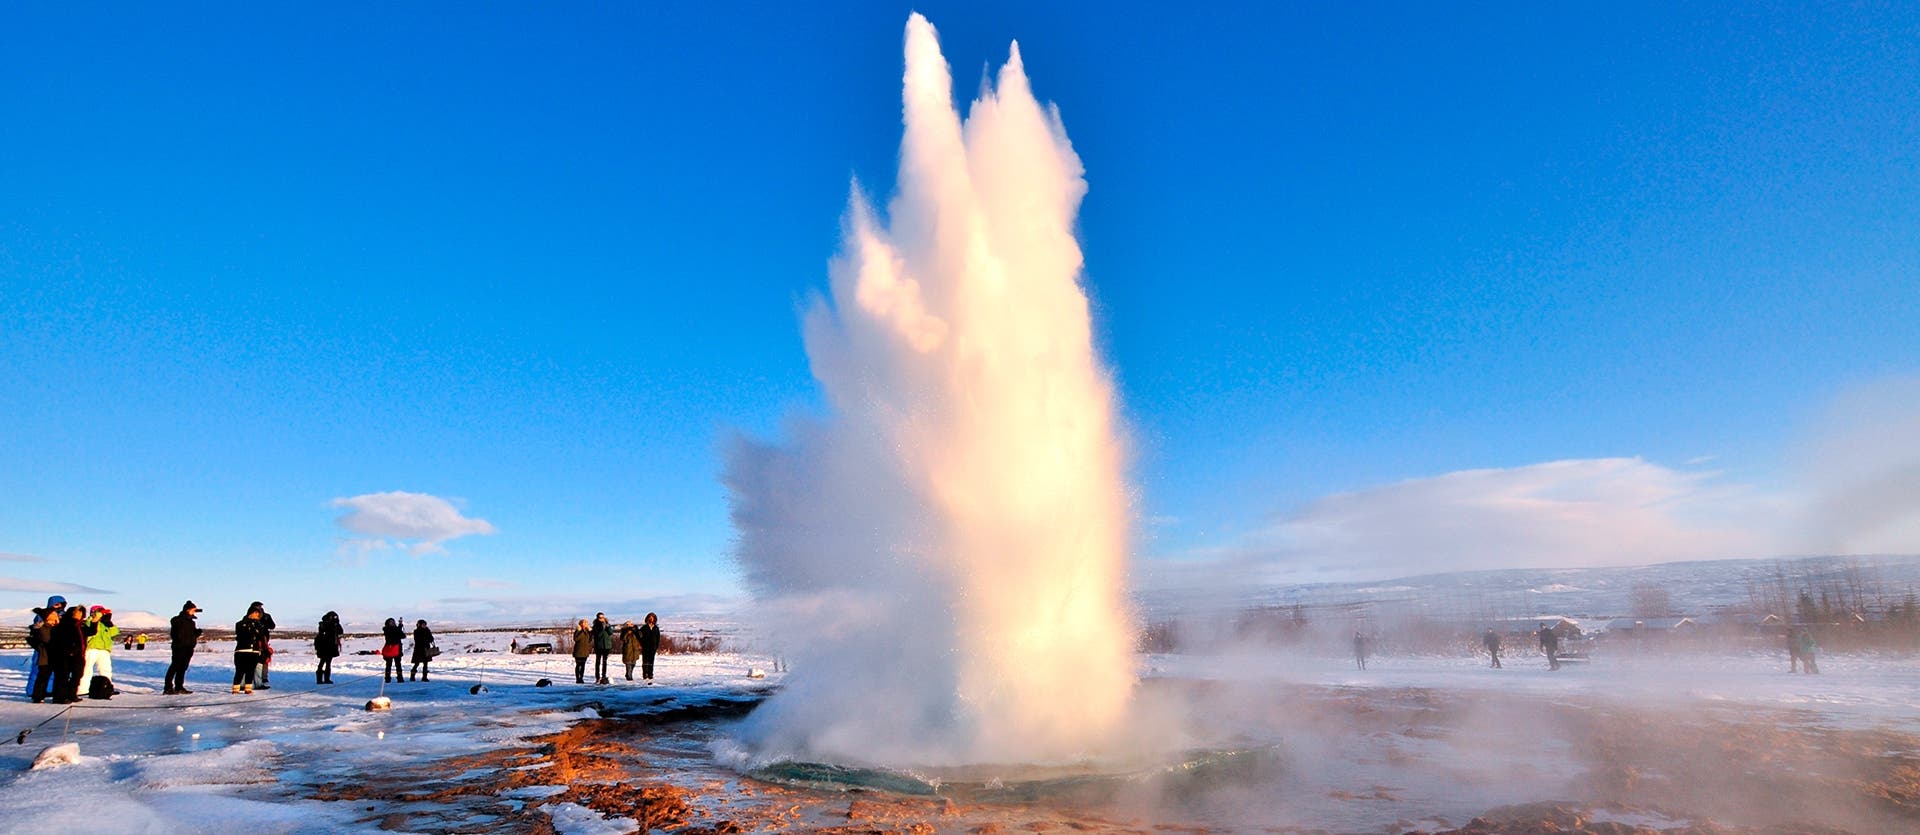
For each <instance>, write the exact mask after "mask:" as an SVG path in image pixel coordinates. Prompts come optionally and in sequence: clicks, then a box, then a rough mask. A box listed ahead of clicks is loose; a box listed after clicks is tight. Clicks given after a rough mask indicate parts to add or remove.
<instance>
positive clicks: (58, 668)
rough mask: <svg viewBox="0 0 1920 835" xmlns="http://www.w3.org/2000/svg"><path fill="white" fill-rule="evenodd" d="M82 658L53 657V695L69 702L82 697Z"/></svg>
mask: <svg viewBox="0 0 1920 835" xmlns="http://www.w3.org/2000/svg"><path fill="white" fill-rule="evenodd" d="M80 664H81V662H80V659H78V658H72V657H67V658H62V657H60V656H57V655H56V656H54V657H53V697H54V698H55V699H65V700H67V701H69V702H72V701H78V700H79V699H80Z"/></svg>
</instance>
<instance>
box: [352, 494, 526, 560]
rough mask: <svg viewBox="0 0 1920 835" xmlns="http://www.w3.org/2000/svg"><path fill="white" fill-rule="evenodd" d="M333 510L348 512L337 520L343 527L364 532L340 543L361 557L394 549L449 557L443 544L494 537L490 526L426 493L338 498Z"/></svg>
mask: <svg viewBox="0 0 1920 835" xmlns="http://www.w3.org/2000/svg"><path fill="white" fill-rule="evenodd" d="M333 506H334V507H343V508H347V512H346V513H345V514H343V515H342V516H341V517H340V518H339V519H338V520H336V521H337V522H339V524H340V527H342V528H345V529H347V530H349V531H352V532H354V533H356V534H361V536H359V537H356V538H353V539H349V540H347V541H346V542H344V543H343V544H342V545H341V551H342V552H343V553H348V554H354V555H357V556H363V557H364V556H366V555H367V554H370V553H373V552H376V551H385V550H389V549H394V548H405V549H406V550H407V551H408V552H409V553H413V554H444V553H446V548H444V547H442V544H441V543H444V542H449V541H452V540H455V539H459V538H460V537H463V536H471V535H476V534H477V535H481V536H487V535H491V534H493V533H495V529H494V527H493V524H492V523H491V522H488V521H487V520H485V519H474V518H469V517H467V516H464V515H462V514H461V513H460V511H459V510H458V509H457V508H455V507H454V506H453V503H452V502H450V501H448V500H446V499H443V498H440V497H439V496H434V495H430V494H427V493H408V492H405V491H399V490H395V491H392V492H388V493H367V494H364V495H359V496H350V497H347V498H339V499H334V500H333Z"/></svg>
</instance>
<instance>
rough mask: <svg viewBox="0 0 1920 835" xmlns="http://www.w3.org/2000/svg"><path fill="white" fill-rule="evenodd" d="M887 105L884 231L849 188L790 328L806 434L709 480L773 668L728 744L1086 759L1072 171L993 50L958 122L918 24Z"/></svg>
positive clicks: (1092, 381) (1085, 384)
mask: <svg viewBox="0 0 1920 835" xmlns="http://www.w3.org/2000/svg"><path fill="white" fill-rule="evenodd" d="M904 99H905V108H904V109H905V125H906V132H905V137H904V139H903V140H902V143H901V151H900V173H899V179H898V184H897V188H898V193H897V195H896V197H895V198H894V200H893V202H892V203H891V204H890V205H889V206H888V210H887V216H886V219H885V220H884V221H883V220H882V219H881V218H880V217H877V216H876V214H875V213H874V211H873V210H872V209H871V208H870V207H869V206H868V205H867V204H866V202H865V201H864V200H863V199H862V198H861V197H860V196H859V193H858V189H857V188H856V190H855V195H854V197H853V198H852V200H851V205H850V206H849V209H848V216H847V232H846V241H845V244H844V248H843V251H842V253H841V254H840V256H839V257H838V258H837V259H836V260H835V262H834V263H833V266H832V270H831V292H832V300H831V302H830V303H829V302H828V301H827V300H825V299H816V300H815V302H814V303H813V304H812V305H811V308H810V309H809V310H808V311H807V313H806V317H805V339H806V347H807V355H808V357H809V359H810V360H811V362H812V369H813V373H814V376H815V377H817V378H818V379H819V381H820V384H821V387H822V389H823V390H824V392H825V394H826V397H827V401H828V404H829V406H830V407H831V410H832V415H831V417H830V418H828V419H826V420H824V421H815V420H796V421H795V422H794V423H793V425H792V426H790V428H789V433H790V438H789V440H788V442H787V443H786V444H784V445H780V446H773V445H762V444H756V443H752V442H747V441H742V442H741V443H740V444H739V445H738V446H737V447H736V448H735V449H734V450H733V451H732V452H731V454H730V457H729V461H728V467H727V476H726V480H727V485H728V488H729V489H730V490H731V492H732V496H733V515H734V522H735V526H736V528H737V529H738V531H739V549H738V557H739V561H740V564H741V566H742V568H743V569H744V572H745V576H746V580H747V583H748V586H749V588H750V590H751V591H752V592H753V594H754V595H755V598H756V601H757V604H758V605H757V607H756V608H757V610H758V612H759V614H760V615H761V616H762V618H761V620H762V621H763V624H762V626H763V629H765V630H766V632H767V634H769V635H770V636H771V637H772V638H773V639H774V640H775V641H777V642H778V644H779V645H780V647H781V651H782V652H783V653H784V654H785V655H786V656H787V657H788V658H789V659H790V660H791V666H792V670H793V672H792V673H791V675H790V676H789V677H788V681H787V686H786V688H785V689H784V690H783V692H781V693H780V694H778V695H777V696H776V697H774V698H773V699H771V700H769V701H768V703H767V704H766V705H765V706H763V707H762V708H761V709H760V710H758V711H757V712H756V713H754V714H753V716H752V717H751V719H750V720H749V721H748V722H747V723H746V726H745V728H744V730H743V737H742V738H743V741H744V742H745V743H746V744H747V745H748V746H749V747H750V749H752V751H753V752H754V753H755V755H756V756H757V757H758V758H760V759H763V760H767V759H800V760H813V761H831V762H838V763H844V764H852V765H866V766H875V765H877V766H903V765H957V764H974V763H1009V762H1059V761H1064V760H1075V759H1080V758H1083V757H1087V756H1091V755H1095V754H1096V753H1097V752H1098V751H1099V750H1100V749H1102V748H1103V747H1104V745H1105V743H1106V742H1107V741H1108V740H1109V739H1111V737H1112V735H1113V734H1114V733H1115V732H1116V731H1117V730H1118V726H1119V725H1120V724H1121V723H1122V720H1123V719H1124V714H1125V712H1126V709H1127V705H1128V700H1129V696H1130V694H1131V691H1132V688H1133V684H1134V676H1133V666H1132V665H1133V660H1132V646H1133V640H1134V629H1133V620H1132V617H1131V616H1130V613H1129V612H1128V609H1127V605H1126V602H1125V597H1124V584H1125V564H1126V553H1127V545H1128V541H1127V540H1128V527H1129V511H1128V495H1127V490H1126V486H1125V483H1124V481H1123V478H1122V468H1123V461H1122V459H1123V453H1122V445H1121V444H1120V442H1119V440H1118V432H1117V427H1116V425H1115V423H1116V419H1115V416H1114V393H1113V384H1112V382H1111V380H1110V379H1109V377H1108V375H1107V374H1106V372H1105V370H1104V369H1103V368H1102V367H1101V365H1100V362H1099V360H1098V358H1097V357H1096V356H1095V352H1094V346H1093V333H1092V325H1091V321H1090V318H1089V313H1088V304H1087V298H1086V294H1085V293H1084V292H1083V291H1082V290H1081V288H1080V285H1079V283H1078V280H1079V277H1080V267H1081V255H1080V247H1079V244H1078V242H1077V241H1076V240H1075V239H1074V236H1073V221H1074V215H1075V213H1076V211H1077V210H1078V207H1079V203H1080V199H1081V197H1082V196H1083V195H1084V194H1085V192H1086V182H1085V180H1084V179H1082V176H1081V174H1082V169H1081V166H1080V160H1079V157H1077V156H1076V155H1075V154H1074V152H1073V148H1072V146H1071V144H1069V143H1068V141H1067V136H1066V132H1065V129H1064V128H1063V127H1062V125H1061V122H1060V118H1059V114H1058V113H1057V111H1055V110H1053V109H1052V108H1051V107H1043V106H1042V105H1041V104H1040V103H1039V102H1038V101H1036V100H1035V99H1034V97H1033V93H1032V90H1031V89H1030V88H1029V86H1028V83H1027V77H1026V75H1025V72H1024V69H1023V67H1022V64H1021V60H1020V52H1019V47H1018V45H1017V44H1016V45H1015V46H1014V47H1013V49H1012V51H1011V54H1010V55H1009V57H1008V60H1007V63H1006V65H1005V66H1004V67H1002V68H1001V70H1000V73H999V77H998V80H997V84H996V85H995V87H994V89H992V90H989V91H983V92H982V93H981V96H980V98H979V99H978V100H976V101H974V102H973V104H972V106H971V107H970V109H969V111H968V115H967V118H966V119H965V120H964V122H963V121H962V120H961V118H960V115H959V113H958V111H957V110H956V109H955V106H954V101H953V94H952V77H951V75H950V73H949V71H948V68H947V64H946V60H945V58H944V57H943V56H942V55H941V54H940V45H939V41H938V39H937V37H936V35H935V33H934V29H933V26H932V25H931V24H929V23H928V22H927V21H926V19H925V18H922V17H921V16H919V15H917V14H916V15H914V16H913V17H912V19H911V20H910V21H909V22H908V24H907V36H906V77H905V94H904Z"/></svg>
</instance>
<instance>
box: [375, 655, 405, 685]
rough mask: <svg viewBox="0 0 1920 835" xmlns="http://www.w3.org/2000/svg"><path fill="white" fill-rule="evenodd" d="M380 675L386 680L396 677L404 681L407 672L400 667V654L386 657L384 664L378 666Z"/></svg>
mask: <svg viewBox="0 0 1920 835" xmlns="http://www.w3.org/2000/svg"><path fill="white" fill-rule="evenodd" d="M380 675H381V677H382V678H384V679H386V680H387V681H392V680H394V679H396V678H397V679H399V680H401V681H406V680H407V674H406V673H405V672H402V671H401V669H400V656H398V655H396V656H394V657H392V658H388V659H387V663H386V665H385V666H383V667H381V668H380Z"/></svg>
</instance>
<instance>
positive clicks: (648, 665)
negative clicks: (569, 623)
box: [573, 612, 660, 684]
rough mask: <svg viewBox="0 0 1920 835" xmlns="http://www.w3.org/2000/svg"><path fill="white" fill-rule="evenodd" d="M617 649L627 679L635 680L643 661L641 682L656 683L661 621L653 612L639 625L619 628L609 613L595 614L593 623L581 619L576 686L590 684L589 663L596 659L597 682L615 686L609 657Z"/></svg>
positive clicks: (576, 629) (575, 657)
mask: <svg viewBox="0 0 1920 835" xmlns="http://www.w3.org/2000/svg"><path fill="white" fill-rule="evenodd" d="M616 646H618V647H619V649H620V660H621V661H623V662H625V663H626V665H627V680H628V681H632V680H633V665H634V663H635V662H639V664H640V678H641V680H642V681H644V682H646V683H647V684H652V683H653V656H654V653H656V652H659V651H660V619H659V618H657V617H655V616H654V614H653V613H652V612H648V613H647V617H646V619H645V620H644V621H643V622H642V623H641V624H640V625H639V626H634V625H633V621H627V622H626V623H623V624H621V625H620V626H619V627H618V628H617V629H616V628H615V627H614V625H613V623H612V622H611V621H609V620H607V613H606V612H600V613H598V614H596V615H594V617H593V621H592V622H591V623H589V622H588V621H587V619H586V618H581V619H580V623H579V625H577V626H575V627H574V629H573V680H574V683H576V684H586V683H587V660H588V659H593V683H595V684H612V683H613V682H612V680H611V679H609V678H608V677H607V657H608V656H610V655H612V654H613V651H614V647H616Z"/></svg>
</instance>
